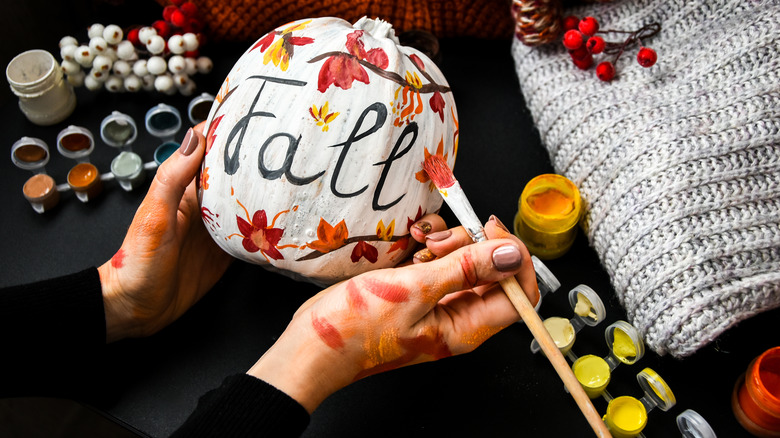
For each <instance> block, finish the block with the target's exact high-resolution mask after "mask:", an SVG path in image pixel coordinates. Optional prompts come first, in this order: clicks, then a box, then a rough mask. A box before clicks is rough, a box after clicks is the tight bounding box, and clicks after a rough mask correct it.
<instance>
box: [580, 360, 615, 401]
mask: <svg viewBox="0 0 780 438" xmlns="http://www.w3.org/2000/svg"><path fill="white" fill-rule="evenodd" d="M571 369H572V371H573V372H574V377H576V378H577V381H578V382H580V385H582V389H584V390H585V393H586V394H588V397H590V398H596V397H599V396H601V395H602V394H604V391H605V390H606V389H607V385H608V384H609V381H610V379H611V378H612V371H611V370H610V368H609V364H607V361H605V360H604V359H602V358H600V357H598V356H595V355H593V354H586V355H585V356H582V357H580V358H578V359H577V360H575V361H574V363H573V364H572V366H571Z"/></svg>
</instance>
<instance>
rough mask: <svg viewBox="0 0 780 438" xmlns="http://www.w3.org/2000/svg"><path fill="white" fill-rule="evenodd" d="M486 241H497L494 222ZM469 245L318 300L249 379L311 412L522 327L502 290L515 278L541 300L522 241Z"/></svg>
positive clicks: (347, 284)
mask: <svg viewBox="0 0 780 438" xmlns="http://www.w3.org/2000/svg"><path fill="white" fill-rule="evenodd" d="M486 231H487V232H488V235H489V236H492V237H496V236H497V235H500V234H501V229H500V225H498V224H497V222H496V221H490V222H489V223H488V225H487V227H486ZM461 233H463V235H464V236H465V232H463V231H462V230H461V229H458V228H456V229H453V230H451V233H450V236H455V237H457V236H459V235H460V234H461ZM447 240H449V239H447ZM465 243H466V242H465V241H462V240H458V241H457V242H455V239H453V240H449V242H448V243H444V242H443V241H440V242H437V244H438V245H433V246H434V247H435V252H439V253H440V254H441V255H442V257H440V258H437V259H435V260H433V261H430V262H427V263H416V264H413V265H408V266H404V267H400V268H390V269H381V270H376V271H372V272H368V273H365V274H361V275H359V276H356V277H354V278H352V279H349V280H346V281H344V282H341V283H338V284H336V285H334V286H331V287H330V288H328V289H325V290H324V291H322V292H320V293H319V294H317V295H316V296H314V297H312V298H311V299H310V300H308V301H307V302H306V303H304V304H303V305H302V306H301V307H300V309H298V311H297V312H296V313H295V315H294V317H293V320H292V321H291V323H290V325H289V326H288V327H287V329H286V330H285V331H284V333H283V334H282V336H281V337H280V338H279V340H278V341H277V342H276V343H275V344H274V345H273V346H272V347H271V348H270V349H269V350H268V351H267V352H266V353H265V354H264V355H263V357H261V358H260V360H258V361H257V363H256V364H255V365H254V366H253V367H252V368H251V369H250V370H249V371H248V374H250V375H253V376H255V377H258V378H260V379H262V380H265V381H266V382H268V383H270V384H272V385H274V386H275V387H277V388H279V389H280V390H282V391H284V392H285V393H287V394H288V395H290V396H291V397H293V398H294V399H295V400H297V401H298V402H299V403H301V405H303V407H304V408H306V409H307V410H308V411H309V412H313V411H314V409H315V408H316V407H317V406H319V404H320V403H321V402H322V401H323V400H324V399H325V398H326V397H328V396H329V395H330V394H332V393H333V392H335V391H336V390H338V389H340V388H343V387H344V386H347V385H348V384H350V383H351V382H353V381H356V380H359V379H361V378H363V377H365V376H369V375H372V374H376V373H380V372H383V371H388V370H391V369H394V368H398V367H402V366H405V365H411V364H415V363H420V362H426V361H431V360H437V359H441V358H444V357H447V356H451V355H455V354H462V353H467V352H470V351H472V350H474V349H475V348H476V347H477V346H479V345H480V344H481V343H482V342H484V341H485V340H487V339H488V338H489V337H490V336H492V335H493V334H495V333H497V332H498V331H500V330H501V329H502V328H504V327H506V326H508V325H509V324H511V323H513V322H515V321H517V320H518V318H519V316H518V314H517V312H516V311H515V309H514V307H513V306H512V304H511V303H510V301H509V299H508V298H507V297H506V295H505V294H504V292H503V291H502V290H501V288H500V287H499V286H498V283H497V282H498V281H499V280H501V279H503V278H506V277H508V276H510V275H515V274H519V275H520V280H521V284H522V285H524V286H525V287H527V288H528V290H531V291H533V292H534V294H533V295H532V294H529V295H532V296H531V297H530V299H531V300H532V301H535V298H534V297H535V296H538V295H536V292H537V288H536V284H535V281H536V280H535V277H534V271H533V266H532V264H531V263H530V260H531V259H530V256H529V255H528V252H527V250H526V249H525V247H524V246H523V245H522V243H519V242H518V241H517V239H516V238H515V239H509V238H497V239H495V240H488V241H486V242H481V243H477V244H473V245H465ZM429 244H430V242H429ZM455 245H461V247H459V248H457V249H456V248H454V246H455Z"/></svg>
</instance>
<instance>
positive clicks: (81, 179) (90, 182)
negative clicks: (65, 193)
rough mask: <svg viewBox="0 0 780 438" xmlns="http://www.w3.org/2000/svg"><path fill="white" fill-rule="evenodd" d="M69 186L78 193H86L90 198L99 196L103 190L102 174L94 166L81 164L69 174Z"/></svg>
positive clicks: (74, 167)
mask: <svg viewBox="0 0 780 438" xmlns="http://www.w3.org/2000/svg"><path fill="white" fill-rule="evenodd" d="M68 184H70V186H71V187H72V188H73V190H74V191H77V192H85V193H86V194H87V196H88V197H90V198H92V197H94V196H97V195H98V194H99V193H100V191H101V190H102V189H103V184H102V183H101V181H100V173H99V172H98V170H97V167H95V166H94V165H93V164H90V163H79V164H77V165H75V166H73V168H72V169H70V172H68Z"/></svg>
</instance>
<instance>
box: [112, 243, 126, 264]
mask: <svg viewBox="0 0 780 438" xmlns="http://www.w3.org/2000/svg"><path fill="white" fill-rule="evenodd" d="M124 265H125V251H124V250H123V249H121V248H120V249H119V251H117V252H116V254H114V256H113V257H111V266H113V267H114V268H116V269H119V268H121V267H122V266H124Z"/></svg>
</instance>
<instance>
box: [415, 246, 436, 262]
mask: <svg viewBox="0 0 780 438" xmlns="http://www.w3.org/2000/svg"><path fill="white" fill-rule="evenodd" d="M435 258H436V255H435V254H433V253H432V252H431V250H430V249H428V248H423V249H421V250H419V251H417V252H416V253H414V263H425V262H430V261H431V260H433V259H435Z"/></svg>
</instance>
